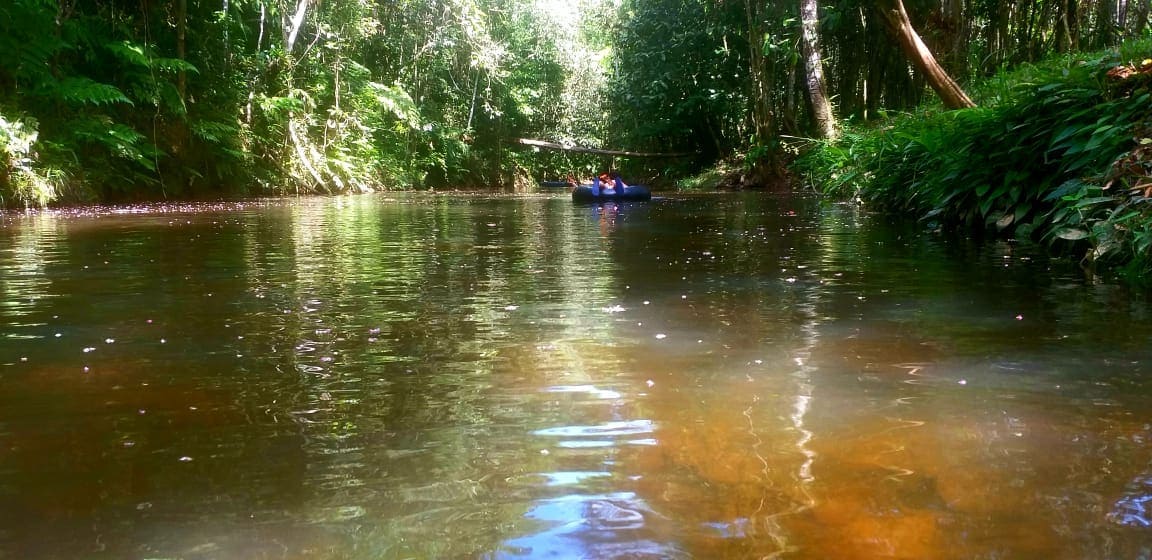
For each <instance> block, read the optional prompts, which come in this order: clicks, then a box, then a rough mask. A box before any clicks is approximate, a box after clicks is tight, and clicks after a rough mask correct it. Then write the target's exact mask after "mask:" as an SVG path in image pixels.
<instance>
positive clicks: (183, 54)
mask: <svg viewBox="0 0 1152 560" xmlns="http://www.w3.org/2000/svg"><path fill="white" fill-rule="evenodd" d="M187 29H188V0H179V1H178V2H176V58H179V59H180V60H181V62H183V61H185V60H186V59H187V40H186V38H187ZM176 91H177V92H178V93H179V94H180V102H181V103H187V99H188V97H187V94H188V73H187V72H185V71H184V68H183V67H181V68H180V71H179V72H177V73H176Z"/></svg>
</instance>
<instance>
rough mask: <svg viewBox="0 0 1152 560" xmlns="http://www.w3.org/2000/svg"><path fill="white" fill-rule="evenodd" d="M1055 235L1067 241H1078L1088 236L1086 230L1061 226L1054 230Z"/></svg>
mask: <svg viewBox="0 0 1152 560" xmlns="http://www.w3.org/2000/svg"><path fill="white" fill-rule="evenodd" d="M1056 237H1059V238H1060V239H1067V240H1069V241H1079V240H1081V239H1085V238H1087V237H1088V232H1087V231H1084V230H1082V229H1076V228H1063V229H1060V230H1057V231H1056Z"/></svg>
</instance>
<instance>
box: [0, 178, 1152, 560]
mask: <svg viewBox="0 0 1152 560" xmlns="http://www.w3.org/2000/svg"><path fill="white" fill-rule="evenodd" d="M887 221H888V220H886V219H884V218H882V217H874V216H868V215H864V214H862V213H860V211H859V209H857V208H855V207H851V206H826V205H821V204H819V203H818V202H817V201H814V200H810V199H806V198H790V197H778V196H767V195H718V196H690V197H669V198H664V199H657V200H654V201H653V202H651V203H647V204H643V203H640V204H619V205H616V204H605V205H594V206H578V205H573V204H572V203H571V202H570V201H569V200H567V199H566V198H564V197H548V196H539V197H438V196H416V195H412V196H399V197H397V196H383V195H373V196H361V197H350V198H315V199H304V200H292V201H260V202H251V203H244V204H229V205H220V206H190V207H150V208H134V209H133V208H122V209H115V208H113V209H94V210H91V211H85V212H71V213H58V214H53V213H48V214H42V215H36V216H9V217H7V218H5V222H4V224H3V227H0V324H3V325H5V326H4V330H3V338H0V500H2V502H3V503H4V507H3V508H0V558H184V559H201V558H203V559H207V558H228V559H231V558H244V559H249V558H333V559H335V558H357V559H359V558H364V559H369V558H371V559H381V558H384V559H387V558H428V559H445V558H490V559H497V558H500V559H503V558H628V559H636V558H763V557H781V558H813V559H817V558H838V559H852V558H860V559H866V558H1039V557H1045V558H1136V557H1143V556H1147V555H1150V554H1152V528H1149V524H1150V523H1152V443H1150V441H1149V439H1150V438H1152V407H1149V406H1148V403H1149V402H1150V400H1149V398H1150V397H1152V344H1150V342H1152V320H1150V319H1152V306H1150V304H1149V301H1148V299H1147V298H1145V297H1143V296H1141V295H1133V294H1131V293H1129V292H1128V291H1127V290H1126V289H1124V288H1122V287H1120V286H1115V285H1109V284H1092V283H1089V282H1086V281H1085V280H1084V278H1083V276H1082V275H1080V274H1079V273H1078V271H1077V270H1076V269H1075V268H1074V267H1073V266H1072V265H1070V264H1068V263H1059V262H1050V261H1048V260H1047V259H1045V258H1044V257H1043V255H1042V253H1041V252H1040V251H1036V250H1032V249H1030V248H1028V247H1026V246H1017V245H1014V244H1009V243H1000V244H990V245H985V246H982V247H980V246H976V245H970V244H967V243H965V242H961V241H955V240H949V239H947V238H945V237H944V236H941V235H939V234H933V233H927V232H924V231H922V230H921V229H919V228H916V227H913V228H897V227H894V226H891V225H890V224H888V223H887ZM1146 508H1147V509H1146Z"/></svg>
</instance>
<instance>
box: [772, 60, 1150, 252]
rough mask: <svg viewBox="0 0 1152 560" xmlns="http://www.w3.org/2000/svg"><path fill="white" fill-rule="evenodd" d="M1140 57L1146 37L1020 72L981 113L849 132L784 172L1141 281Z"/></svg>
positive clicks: (1145, 76) (1145, 69)
mask: <svg viewBox="0 0 1152 560" xmlns="http://www.w3.org/2000/svg"><path fill="white" fill-rule="evenodd" d="M1150 55H1152V42H1150V41H1140V42H1133V43H1129V44H1127V45H1125V46H1124V47H1123V48H1121V49H1118V50H1113V51H1109V52H1104V53H1098V54H1093V55H1089V56H1080V57H1064V58H1060V59H1057V60H1053V61H1050V62H1047V63H1044V64H1041V65H1036V66H1028V67H1026V68H1022V69H1020V70H1017V71H1016V72H1014V73H1012V74H1010V75H1007V76H1000V77H998V78H996V80H997V83H998V84H1000V85H999V86H998V87H996V88H992V90H990V91H996V92H997V96H998V99H997V100H996V102H995V103H994V104H992V105H989V106H986V107H981V108H976V109H968V110H961V111H948V112H940V111H938V110H935V109H922V110H920V111H919V112H917V113H915V114H902V115H898V116H895V117H893V118H891V119H888V120H885V121H883V122H882V123H880V124H879V125H877V126H872V127H867V128H865V127H857V128H853V129H850V130H848V131H846V133H845V134H844V135H843V137H842V138H841V139H839V140H838V141H832V142H823V143H820V144H818V145H817V146H816V147H815V149H812V150H810V151H808V152H806V153H805V154H803V155H802V156H801V157H800V158H799V159H798V160H797V162H796V164H795V167H796V169H797V170H798V171H800V172H801V173H803V174H804V175H805V176H807V177H808V178H809V179H810V180H812V181H813V182H814V183H815V185H816V186H817V188H818V189H820V190H821V191H824V192H827V193H829V194H831V195H834V196H839V197H853V198H858V199H860V200H862V201H864V202H865V203H867V204H869V205H871V206H873V207H875V208H877V209H881V210H884V211H890V212H895V213H900V214H907V215H912V216H915V217H917V218H920V219H924V220H931V221H936V222H939V223H940V224H942V225H944V226H946V227H964V228H968V229H969V230H972V231H984V232H993V233H997V234H1000V235H1014V236H1016V237H1021V238H1034V239H1037V240H1040V241H1043V242H1045V243H1048V244H1050V245H1052V246H1054V247H1057V248H1059V249H1063V250H1069V251H1075V252H1076V254H1078V255H1083V258H1084V261H1085V264H1092V265H1094V264H1097V263H1104V264H1109V265H1126V266H1128V267H1129V268H1130V269H1131V270H1132V271H1133V272H1136V273H1143V274H1147V273H1150V272H1152V268H1150V267H1152V204H1150V202H1152V199H1150V198H1149V195H1152V180H1150V179H1149V177H1150V172H1152V147H1150V146H1152V138H1150V137H1152V93H1150V91H1149V85H1150V84H1152V79H1150V78H1152V61H1149V60H1147V59H1148V58H1149V56H1150ZM1118 69H1125V70H1123V71H1118ZM1006 83H1011V86H1009V87H1005V86H1004V84H1006ZM984 101H985V102H989V101H991V100H990V99H985V100H984Z"/></svg>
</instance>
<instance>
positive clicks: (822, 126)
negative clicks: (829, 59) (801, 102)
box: [800, 0, 837, 138]
mask: <svg viewBox="0 0 1152 560" xmlns="http://www.w3.org/2000/svg"><path fill="white" fill-rule="evenodd" d="M816 4H817V2H816V0H800V27H801V33H800V35H801V43H802V44H803V52H804V70H805V78H806V79H805V83H806V85H807V86H808V99H809V100H810V101H811V102H812V120H813V121H814V124H815V125H816V127H815V128H816V134H817V136H818V137H820V138H835V137H836V136H837V131H836V117H835V115H834V114H833V112H832V103H830V102H829V101H828V90H827V88H826V87H825V85H824V68H823V61H822V58H821V56H820V13H819V11H818V8H817V5H816Z"/></svg>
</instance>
